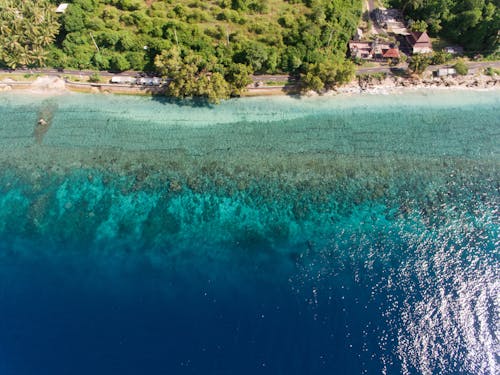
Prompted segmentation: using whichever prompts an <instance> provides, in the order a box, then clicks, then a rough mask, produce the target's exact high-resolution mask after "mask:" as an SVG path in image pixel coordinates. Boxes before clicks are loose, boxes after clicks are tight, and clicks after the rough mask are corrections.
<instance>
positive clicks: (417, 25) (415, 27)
mask: <svg viewBox="0 0 500 375" xmlns="http://www.w3.org/2000/svg"><path fill="white" fill-rule="evenodd" d="M410 29H411V31H416V32H421V33H423V32H426V31H427V22H425V21H415V22H413V23H412V24H411V27H410Z"/></svg>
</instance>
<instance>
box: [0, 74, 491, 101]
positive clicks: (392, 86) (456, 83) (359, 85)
mask: <svg viewBox="0 0 500 375" xmlns="http://www.w3.org/2000/svg"><path fill="white" fill-rule="evenodd" d="M499 88H500V76H498V75H493V76H488V75H485V74H478V73H476V74H474V75H467V76H455V77H452V76H448V77H441V78H437V77H429V76H427V77H423V78H421V77H410V78H406V77H397V76H386V77H383V78H382V77H376V76H369V75H368V76H365V77H357V78H356V79H355V80H353V81H352V82H351V83H349V84H347V85H344V86H341V87H338V88H335V89H333V90H329V91H326V92H321V93H317V92H314V91H309V92H306V93H302V94H300V92H299V90H298V89H297V87H296V86H259V87H255V86H254V85H252V86H249V87H248V88H247V91H246V92H244V93H242V95H241V97H242V98H245V97H259V96H290V95H302V96H304V97H316V96H317V97H328V96H338V95H342V96H344V95H362V94H375V95H376V94H378V95H391V94H401V93H403V92H406V91H409V90H421V89H433V90H436V89H438V90H450V89H451V90H474V91H484V90H488V91H490V90H495V89H499ZM11 91H13V92H29V93H30V94H40V95H54V96H57V95H64V94H67V93H71V92H76V93H87V94H103V95H109V94H113V95H138V96H148V95H150V96H156V95H162V94H163V93H164V92H165V90H164V88H163V87H147V86H136V85H117V84H108V83H82V82H70V81H67V80H64V79H62V78H60V77H58V76H48V75H46V76H41V77H37V78H36V79H35V80H34V81H16V80H13V79H10V78H6V79H3V80H1V81H0V93H1V92H11Z"/></svg>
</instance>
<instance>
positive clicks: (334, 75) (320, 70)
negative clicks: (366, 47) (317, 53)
mask: <svg viewBox="0 0 500 375" xmlns="http://www.w3.org/2000/svg"><path fill="white" fill-rule="evenodd" d="M354 72H355V68H354V64H353V63H352V62H351V61H344V60H342V59H338V58H337V59H335V58H333V57H332V58H330V59H327V60H325V61H323V62H318V63H315V64H309V65H308V66H307V68H306V74H305V75H303V76H302V83H303V85H304V89H305V90H314V91H322V90H323V89H327V90H330V89H332V88H334V87H336V86H340V85H342V84H344V83H347V82H349V81H351V80H352V79H353V78H354Z"/></svg>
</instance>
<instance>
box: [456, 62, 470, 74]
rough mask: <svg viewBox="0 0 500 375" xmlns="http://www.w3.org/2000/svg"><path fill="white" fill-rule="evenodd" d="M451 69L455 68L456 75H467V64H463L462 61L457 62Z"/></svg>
mask: <svg viewBox="0 0 500 375" xmlns="http://www.w3.org/2000/svg"><path fill="white" fill-rule="evenodd" d="M453 68H455V70H456V71H457V74H459V75H461V76H465V75H467V73H469V67H468V66H467V64H465V62H464V61H463V60H459V61H457V63H456V64H455V65H453Z"/></svg>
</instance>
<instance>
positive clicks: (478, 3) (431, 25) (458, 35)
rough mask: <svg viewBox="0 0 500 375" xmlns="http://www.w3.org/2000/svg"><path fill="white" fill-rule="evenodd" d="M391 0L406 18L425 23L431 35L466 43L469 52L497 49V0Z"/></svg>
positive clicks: (499, 24)
mask: <svg viewBox="0 0 500 375" xmlns="http://www.w3.org/2000/svg"><path fill="white" fill-rule="evenodd" d="M388 3H389V4H390V6H392V7H396V8H400V9H402V11H403V13H404V15H405V17H406V18H409V19H413V20H415V21H417V22H422V21H423V22H425V24H426V25H428V31H429V33H430V34H431V35H439V36H441V37H444V38H446V39H448V40H450V41H452V42H454V43H456V44H459V45H461V46H464V47H465V48H466V50H468V51H469V52H470V53H474V54H475V53H483V54H491V53H496V52H498V45H499V36H498V30H499V29H500V7H499V3H498V0H389V1H388ZM417 22H415V24H416V23H417ZM423 25H424V24H423V23H422V24H419V25H418V26H423Z"/></svg>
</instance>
